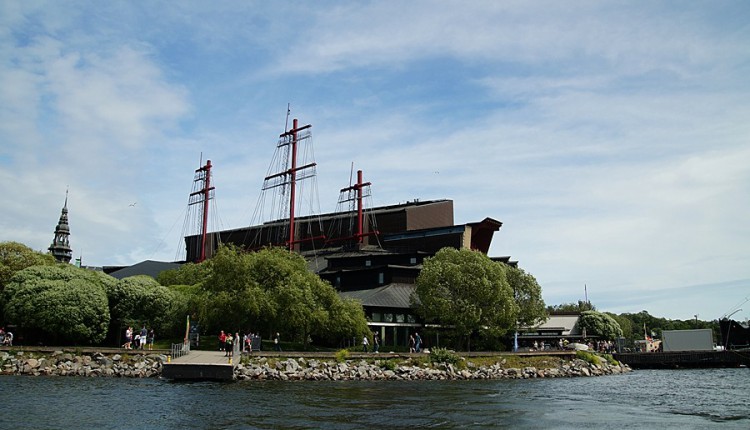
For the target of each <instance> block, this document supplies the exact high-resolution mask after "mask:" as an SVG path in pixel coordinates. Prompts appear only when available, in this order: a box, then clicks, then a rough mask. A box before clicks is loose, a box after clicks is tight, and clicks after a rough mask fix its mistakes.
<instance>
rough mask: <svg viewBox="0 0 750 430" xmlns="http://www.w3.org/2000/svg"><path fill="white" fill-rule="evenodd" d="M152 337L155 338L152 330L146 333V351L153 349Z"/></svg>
mask: <svg viewBox="0 0 750 430" xmlns="http://www.w3.org/2000/svg"><path fill="white" fill-rule="evenodd" d="M154 337H156V334H155V333H154V329H151V331H149V332H148V350H149V351H152V350H153V349H154Z"/></svg>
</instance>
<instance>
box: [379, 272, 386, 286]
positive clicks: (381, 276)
mask: <svg viewBox="0 0 750 430" xmlns="http://www.w3.org/2000/svg"><path fill="white" fill-rule="evenodd" d="M383 283H385V276H384V275H383V272H380V273H378V284H380V285H383Z"/></svg>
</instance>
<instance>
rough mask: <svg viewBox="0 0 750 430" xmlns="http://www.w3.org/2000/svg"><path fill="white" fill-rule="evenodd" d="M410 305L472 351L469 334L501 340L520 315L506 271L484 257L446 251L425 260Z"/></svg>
mask: <svg viewBox="0 0 750 430" xmlns="http://www.w3.org/2000/svg"><path fill="white" fill-rule="evenodd" d="M412 305H413V306H414V307H415V309H416V312H417V314H418V315H420V316H421V317H422V318H423V319H424V320H425V321H426V322H436V323H439V324H441V325H442V326H443V327H445V328H449V329H450V330H452V331H453V332H454V333H455V335H456V336H457V337H458V339H459V340H460V342H461V344H464V342H466V343H465V344H466V346H467V349H471V335H472V333H475V332H478V333H479V334H480V335H483V336H493V337H499V336H502V335H503V334H505V333H506V332H507V331H508V330H509V329H511V328H513V327H514V326H515V322H516V318H517V317H518V314H519V308H518V305H517V304H516V303H515V300H514V298H513V290H512V289H511V287H510V285H509V284H508V280H507V278H506V275H505V268H504V266H503V265H501V264H497V263H495V262H493V261H492V260H490V259H489V258H488V257H487V256H486V255H484V254H482V253H480V252H476V251H470V250H466V249H461V250H456V249H453V248H443V249H441V250H440V251H438V252H437V253H436V254H435V256H434V257H431V258H427V259H425V261H424V264H423V267H422V271H421V273H420V274H419V276H418V277H417V282H416V290H415V293H414V294H413V295H412Z"/></svg>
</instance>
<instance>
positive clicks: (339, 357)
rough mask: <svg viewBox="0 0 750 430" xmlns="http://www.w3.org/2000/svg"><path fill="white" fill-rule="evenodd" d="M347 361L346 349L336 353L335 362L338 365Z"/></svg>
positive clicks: (347, 351)
mask: <svg viewBox="0 0 750 430" xmlns="http://www.w3.org/2000/svg"><path fill="white" fill-rule="evenodd" d="M348 359H349V350H348V349H340V350H338V351H336V361H337V362H339V363H343V362H345V361H346V360H348Z"/></svg>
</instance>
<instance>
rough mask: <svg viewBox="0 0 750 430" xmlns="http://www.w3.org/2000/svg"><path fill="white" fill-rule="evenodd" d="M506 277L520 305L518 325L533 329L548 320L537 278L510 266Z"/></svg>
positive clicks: (506, 270)
mask: <svg viewBox="0 0 750 430" xmlns="http://www.w3.org/2000/svg"><path fill="white" fill-rule="evenodd" d="M505 275H506V277H507V279H508V283H509V284H510V287H511V288H512V289H513V296H514V299H515V301H516V304H518V308H519V310H518V317H517V321H518V325H520V326H525V327H533V326H535V325H537V324H539V323H542V322H544V321H545V320H546V319H547V310H546V308H545V305H544V299H542V287H541V286H540V285H539V283H538V282H537V281H536V278H534V276H532V275H531V274H529V273H526V272H525V271H524V270H523V269H519V268H517V267H512V266H508V267H506V268H505Z"/></svg>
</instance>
